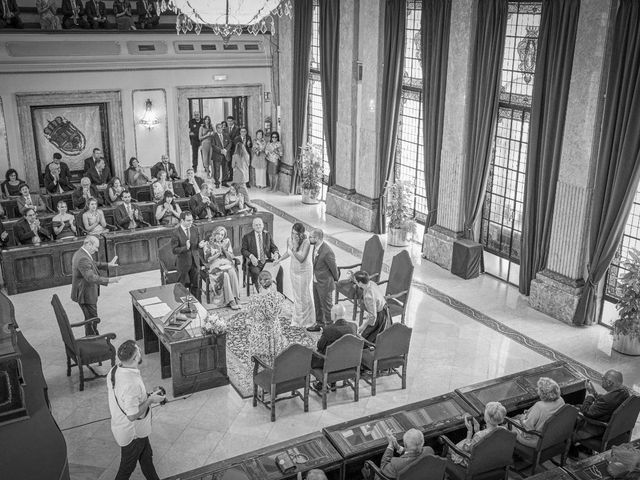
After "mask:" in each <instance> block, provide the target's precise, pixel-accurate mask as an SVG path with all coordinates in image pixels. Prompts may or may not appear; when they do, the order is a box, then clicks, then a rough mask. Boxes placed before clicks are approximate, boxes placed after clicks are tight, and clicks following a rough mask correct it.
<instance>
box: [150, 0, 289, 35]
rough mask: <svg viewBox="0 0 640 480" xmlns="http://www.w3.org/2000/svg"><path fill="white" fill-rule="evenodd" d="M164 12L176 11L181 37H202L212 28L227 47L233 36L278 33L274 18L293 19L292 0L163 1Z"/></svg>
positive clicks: (161, 8)
mask: <svg viewBox="0 0 640 480" xmlns="http://www.w3.org/2000/svg"><path fill="white" fill-rule="evenodd" d="M158 5H159V8H160V12H165V11H167V10H170V11H173V12H174V13H175V14H176V15H177V18H176V32H177V33H178V34H180V33H183V34H186V33H187V32H191V31H194V32H195V33H196V34H197V35H200V32H201V31H202V28H203V27H209V28H210V29H211V30H213V33H214V34H216V35H220V36H221V37H222V39H223V40H224V42H225V43H227V42H228V41H229V39H230V38H231V36H232V35H241V34H242V33H243V32H245V31H248V32H249V33H252V34H253V35H257V34H259V33H267V32H268V31H273V30H274V29H275V20H274V17H275V16H276V15H277V16H278V17H282V16H283V15H287V16H288V17H291V15H292V12H293V7H292V5H291V0H159V3H158Z"/></svg>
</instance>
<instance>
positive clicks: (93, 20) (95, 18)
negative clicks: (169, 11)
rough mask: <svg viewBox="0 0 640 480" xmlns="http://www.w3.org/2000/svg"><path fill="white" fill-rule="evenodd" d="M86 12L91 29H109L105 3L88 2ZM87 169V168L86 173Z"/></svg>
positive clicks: (91, 0)
mask: <svg viewBox="0 0 640 480" xmlns="http://www.w3.org/2000/svg"><path fill="white" fill-rule="evenodd" d="M84 11H85V13H86V14H87V21H88V22H89V26H90V27H91V28H104V29H109V28H111V25H109V20H108V19H107V14H106V11H107V9H106V8H105V5H104V2H103V1H101V0H87V3H85V4H84ZM86 171H87V169H86V168H85V173H86Z"/></svg>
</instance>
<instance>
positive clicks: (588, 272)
mask: <svg viewBox="0 0 640 480" xmlns="http://www.w3.org/2000/svg"><path fill="white" fill-rule="evenodd" d="M586 283H587V284H589V285H590V286H591V288H593V289H594V290H595V288H596V284H595V283H594V282H593V276H592V275H591V265H590V264H588V265H587V279H586Z"/></svg>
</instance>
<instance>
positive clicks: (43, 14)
mask: <svg viewBox="0 0 640 480" xmlns="http://www.w3.org/2000/svg"><path fill="white" fill-rule="evenodd" d="M36 9H37V10H38V13H39V14H40V28H41V29H42V30H62V24H61V23H60V19H59V18H58V17H56V10H57V9H58V7H57V6H56V2H55V0H36Z"/></svg>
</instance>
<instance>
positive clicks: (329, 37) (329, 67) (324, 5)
mask: <svg viewBox="0 0 640 480" xmlns="http://www.w3.org/2000/svg"><path fill="white" fill-rule="evenodd" d="M339 28H340V2H337V1H335V0H320V79H321V83H322V115H323V119H322V121H323V125H324V142H325V145H326V147H327V160H328V161H329V170H330V171H329V182H328V185H329V186H332V185H335V183H336V136H337V119H338V59H339V55H340V51H339V48H340V31H339Z"/></svg>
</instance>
